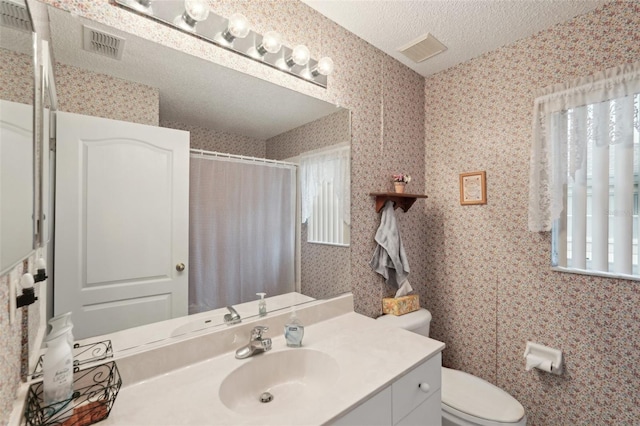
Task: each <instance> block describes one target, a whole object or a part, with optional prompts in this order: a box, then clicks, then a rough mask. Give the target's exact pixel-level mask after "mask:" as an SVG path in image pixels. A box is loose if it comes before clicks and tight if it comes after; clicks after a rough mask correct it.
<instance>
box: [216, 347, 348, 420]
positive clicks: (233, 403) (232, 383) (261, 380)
mask: <svg viewBox="0 0 640 426" xmlns="http://www.w3.org/2000/svg"><path fill="white" fill-rule="evenodd" d="M339 373H340V367H339V365H338V362H337V361H336V360H335V359H334V358H333V357H332V356H330V355H327V354H326V353H324V352H320V351H316V350H311V349H304V348H302V349H297V348H296V349H294V348H291V349H286V350H283V351H279V352H267V353H265V354H260V355H256V356H254V357H252V358H250V359H249V361H248V362H245V363H244V364H242V365H241V366H240V367H238V368H236V369H235V370H233V371H232V372H231V373H229V375H227V377H226V378H225V379H224V380H223V381H222V383H221V385H220V400H221V401H222V403H223V404H224V405H225V406H227V408H229V409H231V410H233V411H235V412H237V413H241V414H248V415H256V416H260V415H265V414H269V413H272V412H274V411H276V410H277V411H280V412H282V413H286V412H287V411H291V410H292V409H295V407H304V406H305V404H306V403H313V402H314V401H316V400H317V399H318V398H320V397H321V396H322V395H324V394H325V393H327V392H335V389H333V386H332V385H333V384H334V383H335V382H336V381H337V379H338V376H339ZM265 392H268V393H269V394H271V395H272V396H273V399H272V400H271V401H270V402H268V403H264V402H261V401H260V399H261V395H262V394H263V393H265ZM281 410H284V411H281Z"/></svg>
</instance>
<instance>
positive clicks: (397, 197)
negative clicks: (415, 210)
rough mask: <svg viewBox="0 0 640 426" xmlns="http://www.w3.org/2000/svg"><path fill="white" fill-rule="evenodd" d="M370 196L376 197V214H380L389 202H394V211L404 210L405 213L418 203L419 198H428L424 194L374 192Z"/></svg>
mask: <svg viewBox="0 0 640 426" xmlns="http://www.w3.org/2000/svg"><path fill="white" fill-rule="evenodd" d="M369 195H371V196H372V197H376V212H377V213H380V210H382V208H383V207H384V203H386V202H387V200H391V201H393V203H394V204H395V205H394V206H393V208H394V209H397V208H398V207H400V208H402V210H404V211H405V212H406V211H407V210H409V208H410V207H411V206H412V205H413V203H415V202H416V200H417V199H418V198H428V197H427V196H426V195H422V194H404V193H398V192H372V193H370V194H369Z"/></svg>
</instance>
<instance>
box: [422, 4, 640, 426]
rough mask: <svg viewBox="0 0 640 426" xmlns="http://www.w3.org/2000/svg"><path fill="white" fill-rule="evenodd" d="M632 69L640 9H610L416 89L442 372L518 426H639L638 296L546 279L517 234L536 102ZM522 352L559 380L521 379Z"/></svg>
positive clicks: (543, 247) (539, 259)
mask: <svg viewBox="0 0 640 426" xmlns="http://www.w3.org/2000/svg"><path fill="white" fill-rule="evenodd" d="M638 60H640V2H638V1H621V2H613V3H610V4H608V5H606V6H605V7H603V8H600V9H598V10H596V11H594V12H592V13H589V14H585V15H583V16H579V17H576V18H575V19H572V20H570V21H568V22H566V23H563V24H560V25H557V26H554V27H552V28H550V29H548V30H546V31H542V32H540V33H538V34H536V35H534V36H532V37H529V38H526V39H523V40H520V41H518V42H516V43H514V44H511V45H508V46H505V47H503V48H501V49H498V50H496V51H493V52H490V53H487V54H485V55H482V56H480V57H478V58H476V59H473V60H471V61H468V62H466V63H464V64H461V65H458V66H456V67H453V68H451V69H448V70H446V71H443V72H441V73H439V74H437V75H434V76H431V77H429V78H427V79H426V83H425V92H424V93H425V130H426V131H425V143H426V155H425V162H426V173H425V177H426V193H427V194H429V200H428V202H427V204H426V208H425V214H426V221H425V226H426V228H427V233H428V234H427V238H428V244H427V245H426V246H425V249H426V250H427V251H428V257H427V259H426V267H427V270H428V271H429V276H428V282H427V283H426V285H425V286H424V287H421V289H420V294H421V296H422V295H424V299H423V301H424V302H426V306H427V308H428V309H429V310H431V312H432V313H433V318H434V319H433V323H432V336H433V337H434V338H436V339H439V340H442V341H444V342H446V344H447V349H446V350H445V352H444V359H443V362H444V364H445V365H447V366H451V367H454V368H458V369H462V370H464V371H468V372H470V373H473V374H475V375H478V376H480V377H483V378H485V379H487V380H489V381H491V382H493V383H495V384H497V385H498V386H500V387H502V388H503V389H505V390H506V391H508V392H509V393H511V394H512V395H513V396H514V397H516V398H517V399H518V400H519V401H520V402H521V403H522V404H523V405H524V407H525V410H526V412H527V416H528V420H529V422H528V424H529V425H561V424H562V425H569V424H570V425H605V424H611V425H638V424H640V310H639V309H638V307H639V306H640V285H639V284H640V283H638V282H634V281H626V280H616V279H606V278H598V277H590V276H583V275H575V274H565V273H559V272H551V270H550V259H551V253H550V249H551V242H550V235H549V234H548V233H541V234H537V233H531V232H529V231H528V230H527V205H528V192H527V188H528V181H529V177H528V173H529V148H530V141H531V133H532V130H531V122H532V114H533V100H534V97H535V91H536V89H538V88H542V87H546V86H549V85H552V84H555V83H562V82H565V81H571V80H573V79H574V78H577V77H583V76H588V75H591V74H593V73H596V72H598V71H602V70H605V69H607V68H611V67H615V66H618V65H621V64H624V63H630V62H635V61H638ZM476 170H486V172H487V197H488V203H487V205H484V206H461V205H460V203H459V184H458V175H459V173H463V172H470V171H476ZM527 341H533V342H537V343H541V344H544V345H547V346H551V347H554V348H558V349H561V350H562V351H563V353H564V356H565V365H564V367H565V372H564V373H563V374H562V375H561V376H554V375H550V374H546V373H542V372H538V371H530V372H526V371H525V369H524V359H523V353H524V349H525V345H526V342H527Z"/></svg>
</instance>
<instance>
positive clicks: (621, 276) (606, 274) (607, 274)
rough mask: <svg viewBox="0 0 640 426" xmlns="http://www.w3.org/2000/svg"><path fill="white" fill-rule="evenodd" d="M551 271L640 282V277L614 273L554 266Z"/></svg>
mask: <svg viewBox="0 0 640 426" xmlns="http://www.w3.org/2000/svg"><path fill="white" fill-rule="evenodd" d="M551 270H552V271H554V272H564V273H569V274H578V275H592V276H596V277H603V278H614V279H619V280H629V281H640V276H636V275H626V274H617V273H614V272H601V271H590V270H586V269H574V268H564V267H561V266H552V267H551Z"/></svg>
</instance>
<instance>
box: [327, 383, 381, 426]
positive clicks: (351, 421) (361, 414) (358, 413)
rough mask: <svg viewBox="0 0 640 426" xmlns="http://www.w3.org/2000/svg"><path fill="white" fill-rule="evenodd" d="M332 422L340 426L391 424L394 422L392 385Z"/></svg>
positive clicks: (379, 425)
mask: <svg viewBox="0 0 640 426" xmlns="http://www.w3.org/2000/svg"><path fill="white" fill-rule="evenodd" d="M332 424H333V425H339V426H389V425H390V424H392V423H391V387H388V388H386V389H384V390H382V391H381V392H379V393H377V394H376V395H375V396H373V397H372V398H371V399H369V400H367V401H366V402H365V403H363V404H362V405H360V406H358V407H356V408H355V409H354V410H352V411H350V412H348V413H347V414H346V415H344V416H343V417H340V418H339V419H338V420H336V421H335V422H334V423H332Z"/></svg>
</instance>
